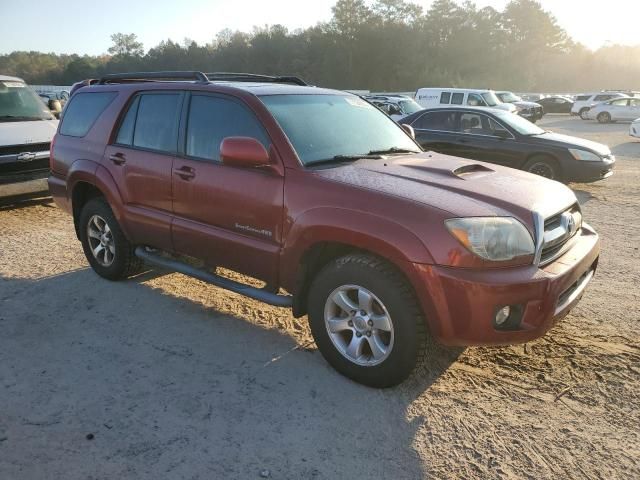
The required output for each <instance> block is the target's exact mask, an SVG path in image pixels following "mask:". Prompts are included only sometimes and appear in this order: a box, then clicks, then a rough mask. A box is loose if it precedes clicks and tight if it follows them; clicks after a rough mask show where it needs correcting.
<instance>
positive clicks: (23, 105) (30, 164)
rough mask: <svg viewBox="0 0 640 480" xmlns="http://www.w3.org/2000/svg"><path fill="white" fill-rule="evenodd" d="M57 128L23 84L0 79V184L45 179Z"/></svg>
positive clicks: (40, 103) (41, 104)
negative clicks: (50, 148)
mask: <svg viewBox="0 0 640 480" xmlns="http://www.w3.org/2000/svg"><path fill="white" fill-rule="evenodd" d="M57 127H58V121H57V120H56V119H55V118H54V116H53V115H52V113H51V112H50V111H49V109H48V108H47V106H46V105H44V104H43V103H42V101H41V100H40V98H39V97H38V95H36V93H35V92H34V91H33V90H32V89H31V88H29V86H27V84H26V83H25V82H24V80H22V79H21V78H17V77H9V76H6V75H0V184H6V183H17V182H23V181H28V180H34V179H38V178H46V177H47V175H48V174H49V146H50V144H51V139H52V138H53V135H54V134H55V132H56V128H57Z"/></svg>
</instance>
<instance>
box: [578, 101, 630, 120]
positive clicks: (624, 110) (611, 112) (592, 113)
mask: <svg viewBox="0 0 640 480" xmlns="http://www.w3.org/2000/svg"><path fill="white" fill-rule="evenodd" d="M584 117H585V118H586V119H587V120H598V122H600V123H610V122H617V121H618V120H627V121H629V120H635V119H636V118H638V117H640V98H632V97H628V98H616V99H615V100H609V101H608V102H603V103H599V104H597V105H595V106H593V107H591V108H590V109H589V110H587V111H586V112H585V114H584Z"/></svg>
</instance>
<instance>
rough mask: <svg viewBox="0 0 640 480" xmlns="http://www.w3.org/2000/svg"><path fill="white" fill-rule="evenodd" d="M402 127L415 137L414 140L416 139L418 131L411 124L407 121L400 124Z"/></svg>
mask: <svg viewBox="0 0 640 480" xmlns="http://www.w3.org/2000/svg"><path fill="white" fill-rule="evenodd" d="M400 126H401V127H402V129H403V130H404V131H405V132H407V134H408V135H409V136H410V137H411V138H413V139H414V140H415V139H416V131H415V130H414V129H413V127H412V126H411V125H408V124H406V123H403V124H402V125H400Z"/></svg>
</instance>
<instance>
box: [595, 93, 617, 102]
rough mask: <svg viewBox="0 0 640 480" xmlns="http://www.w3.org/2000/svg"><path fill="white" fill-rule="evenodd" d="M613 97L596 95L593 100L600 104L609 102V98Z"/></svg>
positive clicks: (612, 96)
mask: <svg viewBox="0 0 640 480" xmlns="http://www.w3.org/2000/svg"><path fill="white" fill-rule="evenodd" d="M614 96H615V95H596V98H594V99H593V100H594V101H596V102H602V101H604V100H609V99H611V98H614Z"/></svg>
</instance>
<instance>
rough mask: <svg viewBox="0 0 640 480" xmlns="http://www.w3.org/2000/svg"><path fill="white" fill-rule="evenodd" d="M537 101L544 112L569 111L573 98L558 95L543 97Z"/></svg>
mask: <svg viewBox="0 0 640 480" xmlns="http://www.w3.org/2000/svg"><path fill="white" fill-rule="evenodd" d="M538 103H539V104H540V105H541V106H542V109H543V110H544V113H571V108H572V107H573V100H571V99H570V98H569V97H563V96H560V95H556V96H553V97H545V98H543V99H541V100H539V101H538Z"/></svg>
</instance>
